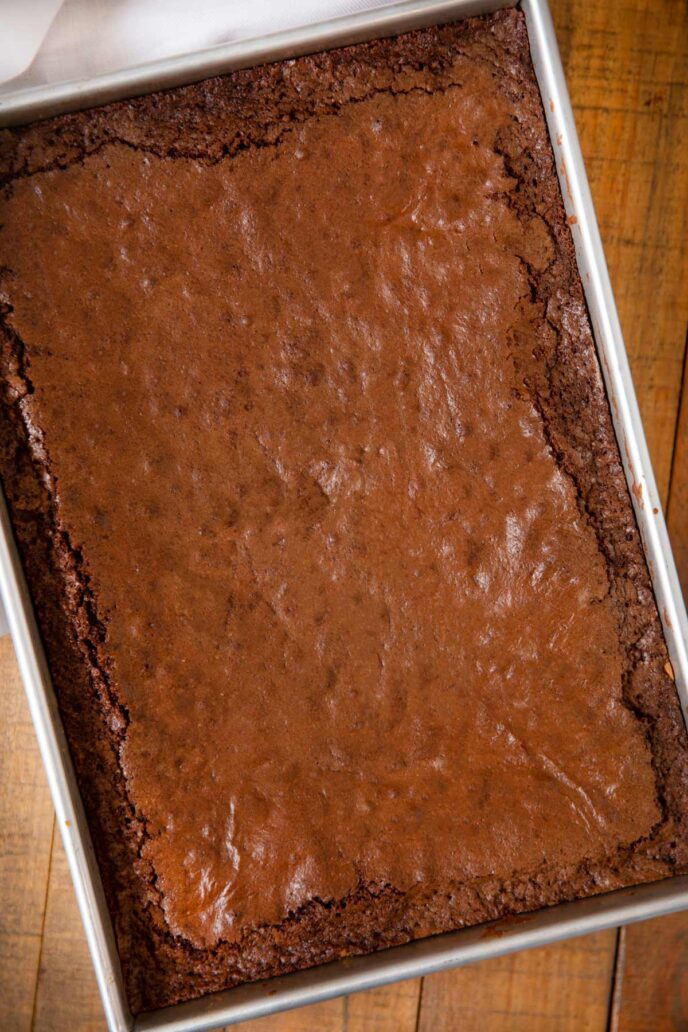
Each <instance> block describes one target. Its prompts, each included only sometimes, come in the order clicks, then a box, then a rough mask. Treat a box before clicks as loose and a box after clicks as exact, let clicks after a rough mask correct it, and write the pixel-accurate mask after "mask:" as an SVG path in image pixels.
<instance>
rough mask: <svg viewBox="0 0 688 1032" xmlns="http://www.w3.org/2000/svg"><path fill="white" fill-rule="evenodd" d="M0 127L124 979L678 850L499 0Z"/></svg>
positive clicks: (23, 476)
mask: <svg viewBox="0 0 688 1032" xmlns="http://www.w3.org/2000/svg"><path fill="white" fill-rule="evenodd" d="M0 170H1V174H2V180H1V181H2V193H1V195H0V223H1V224H2V228H1V230H0V266H2V269H1V277H0V312H1V316H2V319H1V327H2V328H1V334H0V337H1V340H2V345H3V350H2V387H3V393H2V406H1V418H2V443H1V456H0V474H1V476H2V482H3V485H4V490H5V494H6V497H7V501H8V505H9V509H10V513H11V518H12V523H13V527H14V530H15V534H16V539H17V543H18V546H19V549H20V553H21V556H22V558H23V562H24V566H25V570H26V574H27V579H28V583H29V585H30V590H31V592H32V597H33V600H34V603H35V606H36V610H37V614H38V619H39V622H40V628H41V631H42V635H43V640H44V642H45V647H46V651H47V655H48V659H49V664H50V669H51V672H52V678H53V681H54V684H55V689H56V693H57V696H58V700H59V705H60V710H61V714H62V718H63V721H64V725H65V728H66V732H67V736H68V740H69V744H70V748H71V752H72V756H73V759H74V764H75V767H76V771H77V776H78V780H79V785H80V788H81V792H82V794H83V798H84V803H85V807H86V812H87V816H88V820H89V825H90V828H91V832H92V836H93V841H94V844H95V848H96V852H97V856H98V860H99V864H100V868H101V871H102V875H103V881H104V885H105V890H106V894H107V899H108V903H109V907H110V910H111V913H112V917H113V921H114V927H115V931H116V937H117V943H118V947H119V951H120V956H121V960H122V967H123V971H124V976H125V980H126V985H127V991H128V994H129V999H130V1003H131V1006H132V1009H133V1010H134V1011H135V1012H139V1011H142V1010H147V1009H150V1008H154V1007H159V1006H163V1005H167V1004H170V1003H173V1002H175V1001H179V1000H185V999H189V998H192V997H195V996H198V995H200V994H203V993H206V992H211V991H215V990H219V989H222V988H225V987H228V986H233V985H236V984H238V983H242V982H246V981H250V980H255V979H264V978H267V977H270V976H273V975H276V974H279V973H284V972H288V971H292V970H295V969H299V968H304V967H307V966H309V965H313V964H317V963H321V962H324V961H329V960H332V959H334V958H337V957H341V956H345V955H350V954H356V953H364V952H368V951H372V950H377V949H380V948H383V947H387V946H391V945H393V944H396V943H402V942H406V941H408V940H410V939H414V938H417V937H420V936H427V935H431V934H435V933H438V932H442V931H445V930H448V929H455V928H459V927H462V926H465V925H474V924H477V923H479V922H483V921H487V920H489V919H492V918H497V917H500V916H504V915H510V914H518V913H522V912H525V911H532V910H534V909H536V908H539V907H543V906H547V905H550V904H554V903H557V902H559V901H562V900H570V899H574V898H577V897H583V896H590V895H592V894H594V893H599V892H603V891H607V890H610V889H614V888H617V887H619V886H624V885H629V884H636V883H641V882H646V881H650V880H653V879H660V878H664V877H666V876H669V875H672V874H674V873H676V872H679V871H686V870H688V849H687V842H688V835H687V828H686V813H687V807H686V785H687V783H688V782H687V779H686V774H687V769H686V755H687V753H686V733H685V728H684V725H683V721H682V717H681V712H680V707H679V704H678V698H677V695H676V691H675V686H674V684H673V681H672V677H671V666H670V664H669V663H668V659H667V653H666V647H665V643H664V640H663V637H662V631H661V626H660V622H659V620H658V615H657V609H656V604H655V599H654V597H653V593H652V588H651V584H650V580H649V577H648V571H647V567H646V563H645V559H644V555H643V551H642V547H641V542H640V540H639V535H638V530H637V527H636V523H635V520H634V515H633V511H632V508H631V505H630V502H629V496H628V490H627V486H626V482H625V480H624V476H623V472H622V467H621V463H620V458H619V451H618V447H617V443H616V440H615V436H614V432H613V429H612V424H611V419H610V413H609V407H608V403H607V398H606V395H605V392H604V388H603V384H602V380H601V376H600V370H599V366H598V361H597V358H596V354H595V350H594V345H593V341H592V337H591V332H590V324H589V319H588V315H587V312H586V308H585V302H584V298H583V292H582V288H581V283H580V279H579V275H578V272H577V269H576V264H575V259H574V253H573V246H572V240H571V235H570V229H569V226H568V225H567V221H566V217H565V213H564V209H563V205H562V200H561V196H560V193H559V188H558V185H557V180H556V174H555V167H554V159H553V154H552V149H551V146H550V142H549V139H548V135H547V130H546V126H545V121H544V116H543V111H542V106H541V101H540V97H539V93H538V90H537V86H536V82H535V78H534V74H533V68H532V65H531V61H530V56H529V48H528V39H527V33H526V27H525V22H524V18H523V15H522V13H520V12H519V11H517V10H509V11H503V12H501V13H498V14H495V15H493V16H490V17H486V18H477V19H471V20H467V21H464V22H461V23H459V24H455V25H450V26H445V27H441V28H438V27H434V28H429V29H424V30H421V31H417V32H412V33H409V34H407V35H403V36H400V37H398V38H396V39H387V40H382V41H378V42H370V43H366V44H361V45H358V46H353V47H349V48H344V49H340V50H335V51H331V52H328V53H324V54H316V55H314V56H311V57H306V58H302V59H299V60H294V61H286V62H282V63H280V64H275V65H271V66H268V67H263V68H258V69H254V70H250V71H241V72H237V73H233V74H231V75H227V76H223V77H220V78H215V79H211V80H208V81H206V82H202V83H199V84H197V85H193V86H190V87H185V88H181V89H175V90H170V91H168V92H165V93H160V94H154V95H152V96H148V97H143V98H139V99H135V100H131V101H128V102H126V103H117V104H111V105H108V106H107V107H103V108H100V109H97V110H93V111H87V112H83V113H79V114H72V115H67V116H64V117H60V118H56V119H53V120H50V121H46V122H44V123H41V124H36V125H32V126H28V127H25V128H21V129H12V130H6V131H4V132H2V134H0Z"/></svg>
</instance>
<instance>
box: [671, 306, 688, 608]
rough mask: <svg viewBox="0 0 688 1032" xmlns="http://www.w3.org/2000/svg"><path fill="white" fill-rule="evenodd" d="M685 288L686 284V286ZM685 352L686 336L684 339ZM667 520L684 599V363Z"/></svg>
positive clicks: (687, 391)
mask: <svg viewBox="0 0 688 1032" xmlns="http://www.w3.org/2000/svg"><path fill="white" fill-rule="evenodd" d="M686 290H687V291H688V286H687V287H686ZM686 354H688V339H686ZM675 441H676V443H675V448H674V461H673V465H672V469H671V491H670V495H669V505H668V508H667V523H668V526H669V534H670V536H671V544H672V548H673V552H674V559H675V560H676V567H677V569H678V575H679V579H680V581H681V587H682V588H683V597H684V598H685V599H687V600H688V363H686V361H685V360H684V365H683V390H682V392H681V409H680V412H679V417H678V423H677V427H676V438H675Z"/></svg>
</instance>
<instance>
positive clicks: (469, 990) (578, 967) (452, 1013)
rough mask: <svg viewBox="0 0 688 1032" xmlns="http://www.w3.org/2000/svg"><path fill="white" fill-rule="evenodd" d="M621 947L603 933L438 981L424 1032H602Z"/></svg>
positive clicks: (427, 1004)
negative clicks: (444, 1031) (455, 1031)
mask: <svg viewBox="0 0 688 1032" xmlns="http://www.w3.org/2000/svg"><path fill="white" fill-rule="evenodd" d="M615 944H616V934H615V932H613V931H610V932H599V933H598V934H596V935H588V936H585V937H584V938H582V939H571V940H569V941H568V942H565V943H561V944H559V945H557V946H555V947H552V946H549V947H545V948H543V949H536V950H528V951H527V952H525V953H515V954H512V955H511V956H508V957H499V958H497V959H496V960H490V961H486V962H485V963H483V964H476V965H473V966H472V967H466V968H459V969H457V970H455V971H448V972H446V973H442V974H439V975H432V976H431V977H430V978H426V979H425V981H424V985H423V998H422V1007H421V1012H420V1022H419V1029H418V1032H437V1029H447V1030H449V1029H460V1030H461V1032H504V1030H505V1029H508V1030H509V1032H551V1030H554V1029H556V1030H557V1032H585V1030H590V1032H602V1030H603V1029H604V1028H605V1025H606V1022H607V1013H608V1010H609V996H610V987H611V974H612V970H613V965H614V953H615Z"/></svg>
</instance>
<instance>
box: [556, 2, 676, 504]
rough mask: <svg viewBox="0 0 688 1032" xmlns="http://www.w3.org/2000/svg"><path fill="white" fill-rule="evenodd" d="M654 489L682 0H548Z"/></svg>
mask: <svg viewBox="0 0 688 1032" xmlns="http://www.w3.org/2000/svg"><path fill="white" fill-rule="evenodd" d="M551 6H552V14H553V17H554V21H555V26H556V30H557V37H558V39H559V44H560V47H561V50H562V56H563V58H564V63H565V66H566V74H567V79H568V83H569V90H570V93H571V99H572V102H573V107H574V111H575V116H576V124H577V126H578V132H579V135H580V140H581V146H582V149H583V154H584V157H585V163H586V167H587V171H588V176H589V179H590V187H591V190H592V195H593V201H594V203H595V208H596V211H597V217H598V220H599V223H600V229H601V232H602V237H603V241H604V247H605V252H606V255H607V262H608V264H609V268H610V273H611V278H612V284H613V287H614V292H615V296H616V302H617V305H618V308H619V314H620V317H621V323H622V326H623V330H624V335H625V338H626V347H627V349H628V353H629V357H630V361H631V365H632V369H633V378H634V380H635V384H636V390H637V393H638V399H639V403H640V408H641V413H642V416H643V419H644V422H645V430H646V433H647V438H648V444H649V447H650V452H651V455H652V460H653V463H654V467H655V473H656V475H657V481H658V484H659V489H660V493H661V495H662V497H663V498H666V490H667V487H668V482H669V470H670V466H671V455H672V450H673V441H674V426H675V422H676V412H677V408H678V398H679V389H680V384H681V370H682V362H683V350H684V343H685V332H686V323H687V321H688V290H687V289H686V282H688V205H686V191H687V185H688V75H687V67H686V51H687V50H688V5H686V3H685V0H614V2H607V3H603V2H595V3H591V2H590V0H551Z"/></svg>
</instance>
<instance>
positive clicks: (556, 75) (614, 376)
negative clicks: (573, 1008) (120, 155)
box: [0, 0, 688, 1032]
mask: <svg viewBox="0 0 688 1032" xmlns="http://www.w3.org/2000/svg"><path fill="white" fill-rule="evenodd" d="M506 6H512V4H510V3H509V2H504V0H439V2H433V0H430V2H423V0H408V2H402V3H398V4H394V5H392V6H389V7H385V8H384V9H382V10H378V11H375V10H373V11H365V12H362V13H358V14H356V15H352V16H349V17H345V18H338V19H336V20H332V21H329V22H323V23H320V24H316V25H310V26H307V27H305V28H302V29H299V30H290V31H288V32H284V33H280V34H276V35H273V36H265V37H263V38H261V39H256V40H249V41H242V42H239V43H232V44H226V45H222V46H220V47H215V48H211V49H210V50H205V51H203V52H199V53H196V54H190V55H186V56H184V57H180V58H175V59H170V60H166V61H161V62H157V63H156V64H152V65H149V66H145V67H139V68H137V69H133V70H132V71H130V72H120V73H117V74H114V75H110V76H102V77H99V78H95V79H93V80H92V81H86V82H79V83H72V84H66V85H60V86H55V87H41V88H40V89H37V90H33V91H31V93H30V95H29V94H27V93H24V94H15V95H14V96H13V95H6V96H5V97H4V98H3V99H2V100H1V101H0V123H2V124H5V125H7V124H12V123H20V122H27V121H32V120H34V119H36V118H39V117H45V116H48V115H51V114H55V113H57V112H59V111H65V110H69V109H75V108H80V107H81V108H83V107H90V106H93V105H95V104H99V103H103V102H105V101H108V100H112V99H115V98H117V97H123V96H130V95H133V94H136V93H145V92H149V91H151V90H153V89H158V88H161V87H163V86H165V87H166V86H172V85H176V84H180V83H184V82H191V81H194V80H198V79H202V78H205V77H207V76H209V75H215V74H218V73H219V72H223V71H228V70H230V69H234V68H238V67H246V66H250V65H253V64H259V63H262V62H266V61H272V60H279V59H281V58H284V57H287V56H294V55H296V54H303V53H307V52H313V51H317V50H323V49H327V48H329V47H333V46H337V45H341V44H345V43H351V42H357V41H361V40H364V39H370V38H373V37H379V36H385V35H394V34H396V33H398V32H404V31H406V30H408V29H410V28H414V27H418V26H422V25H430V24H433V23H438V22H447V21H454V20H458V19H460V18H464V17H468V16H470V15H475V14H486V13H489V12H492V11H495V10H497V9H498V8H501V7H506ZM521 7H522V9H523V11H524V12H525V15H526V19H527V23H528V32H529V36H530V48H531V54H532V58H533V64H534V66H535V73H536V75H537V79H538V83H539V86H540V92H541V94H542V99H543V107H544V111H545V115H546V118H547V124H548V128H549V133H550V137H551V140H552V145H553V148H554V152H555V157H556V162H557V171H558V175H559V181H560V184H561V189H562V195H563V198H564V204H565V207H566V212H567V215H568V216H569V217H570V218H569V221H570V223H571V225H572V232H573V239H574V243H575V247H576V256H577V261H578V267H579V269H580V274H581V279H582V281H583V286H584V288H585V295H586V298H587V303H588V308H589V311H590V317H591V321H592V327H593V332H594V336H595V343H596V346H597V349H598V353H599V357H600V362H601V366H602V370H603V374H604V379H605V384H606V388H607V392H608V396H609V398H610V400H611V403H612V414H613V419H614V426H615V430H616V435H617V438H618V442H619V446H620V452H621V456H622V460H623V463H624V470H625V473H626V478H627V481H628V485H629V489H630V491H631V498H632V501H633V506H634V509H635V514H636V517H637V520H638V526H639V528H640V533H641V536H642V540H643V544H644V547H645V554H646V557H647V561H648V565H649V569H650V573H651V576H652V582H653V585H654V590H655V595H656V598H657V603H658V608H659V611H660V614H661V619H662V624H663V627H664V634H665V636H666V641H667V645H668V648H669V654H670V657H671V662H672V666H673V671H674V674H675V679H676V685H677V688H678V691H679V695H680V698H681V704H682V707H683V711H684V715H685V714H686V712H687V711H688V694H687V692H688V653H687V640H688V621H687V619H686V611H685V607H684V604H683V600H682V597H681V592H680V588H679V584H678V578H677V576H676V569H675V566H674V562H673V558H672V555H671V549H670V546H669V539H668V536H667V531H666V526H665V523H664V518H663V516H662V507H661V502H660V499H659V495H658V493H657V488H656V484H655V479H654V475H653V473H652V467H651V464H650V459H649V455H648V451H647V446H646V443H645V437H644V434H643V429H642V424H641V422H640V415H639V412H638V406H637V402H636V398H635V394H634V390H633V384H632V381H631V375H630V370H629V366H628V361H627V358H626V352H625V349H624V344H623V338H622V334H621V327H620V324H619V319H618V315H617V312H616V307H615V304H614V298H613V295H612V291H611V285H610V282H609V276H608V273H607V267H606V263H605V260H604V254H603V251H602V243H601V240H600V235H599V230H598V227H597V222H596V220H595V215H594V211H593V207H592V200H591V197H590V190H589V187H588V182H587V179H586V175H585V170H584V167H583V160H582V156H581V151H580V146H579V143H578V138H577V135H576V130H575V126H574V121H573V113H572V110H571V105H570V102H569V97H568V92H567V89H566V83H565V81H564V74H563V69H562V66H561V60H560V57H559V52H558V49H557V44H556V39H555V35H554V27H553V25H552V20H551V16H550V12H549V9H548V7H547V3H546V0H522V3H521ZM0 590H1V592H2V598H3V600H4V603H5V607H6V610H7V617H8V622H9V626H10V630H11V633H12V637H13V639H14V645H15V649H16V652H17V657H18V661H19V666H20V669H21V673H22V677H23V680H24V685H25V687H26V692H27V695H28V699H29V705H30V707H31V714H32V717H33V721H34V724H35V726H36V733H37V736H38V741H39V745H40V748H41V753H42V756H43V761H44V763H45V767H46V771H47V775H48V780H49V783H50V789H51V791H52V796H53V801H54V804H55V810H56V813H57V819H58V823H59V825H60V829H61V832H62V837H63V840H64V845H65V850H66V853H67V858H68V861H69V866H70V869H71V873H72V878H73V880H74V886H75V890H76V895H77V900H78V903H79V908H80V911H81V916H82V919H83V922H84V927H85V929H86V936H87V939H88V944H89V948H90V950H91V955H92V958H93V964H94V967H95V971H96V976H97V979H98V985H99V988H100V992H101V995H102V998H103V1005H104V1008H105V1013H106V1016H107V1021H108V1026H109V1028H110V1030H111V1032H125V1030H126V1032H132V1030H135V1032H139V1030H140V1032H144V1030H147V1032H155V1030H166V1032H200V1030H203V1029H212V1028H216V1027H218V1026H221V1025H230V1024H233V1023H234V1022H237V1021H245V1020H247V1019H249V1018H255V1017H259V1016H261V1015H266V1014H271V1013H274V1012H276V1011H279V1010H284V1009H286V1008H290V1007H300V1006H303V1005H304V1004H308V1003H315V1002H316V1001H318V1000H324V999H327V998H329V997H333V996H337V995H340V994H343V993H351V992H357V991H359V990H362V989H372V988H374V987H375V986H380V985H383V984H385V983H388V982H392V981H395V980H397V979H402V978H415V977H417V976H419V975H425V974H429V973H430V972H433V971H439V970H442V969H445V968H449V967H453V966H456V965H460V964H467V963H469V962H471V961H475V960H484V959H486V958H488V957H494V956H497V955H500V954H505V953H511V952H513V951H515V950H520V949H525V948H527V947H530V946H542V945H544V944H545V943H550V942H554V941H556V940H560V939H565V938H567V937H570V936H574V935H582V934H584V933H587V932H592V931H598V930H600V929H603V928H608V927H612V926H614V925H619V924H624V923H628V922H631V921H639V920H643V919H645V918H649V917H656V916H658V915H660V914H667V913H670V912H672V911H675V910H681V909H686V908H688V876H687V877H678V878H671V879H665V880H663V881H660V882H655V883H654V884H651V885H644V886H640V887H637V888H627V889H622V890H619V891H617V892H613V893H607V894H605V895H602V896H597V897H594V898H592V899H587V900H579V901H576V902H573V903H567V904H562V905H560V906H556V907H551V908H548V909H545V910H540V911H537V912H535V913H533V914H529V915H524V916H522V917H519V918H517V919H511V920H509V919H505V920H503V921H501V922H496V923H495V924H493V925H483V926H480V927H476V928H469V929H465V930H462V931H458V932H451V933H447V934H444V935H438V936H434V937H432V938H428V939H423V940H419V941H417V942H414V943H409V944H407V945H405V946H400V947H396V948H393V949H389V950H385V951H382V952H380V953H376V954H371V955H369V956H366V957H359V958H355V959H345V960H341V961H337V962H335V963H333V964H328V965H322V966H320V967H317V968H312V969H310V970H308V971H303V972H298V973H296V974H291V975H286V976H284V977H280V978H275V979H271V980H270V981H269V982H268V983H266V982H260V983H254V984H251V985H245V986H240V987H238V988H236V989H229V990H226V991H224V992H221V993H216V994H213V995H211V996H206V997H203V998H201V999H199V1000H194V1001H192V1002H189V1003H184V1004H179V1005H177V1006H175V1007H169V1008H166V1009H165V1010H160V1011H156V1012H153V1013H149V1014H145V1015H142V1016H140V1017H139V1018H137V1019H134V1018H132V1016H131V1014H130V1013H129V1010H128V1007H127V1003H126V997H125V995H124V989H123V983H122V976H121V971H120V966H119V960H118V956H117V951H116V948H115V942H114V935H113V932H112V926H111V921H110V917H109V914H108V910H107V907H106V904H105V898H104V894H103V889H102V885H101V881H100V875H99V873H98V869H97V865H96V862H95V857H94V853H93V848H92V845H91V840H90V835H89V830H88V826H87V824H86V820H85V816H84V812H83V808H82V804H81V800H80V798H79V793H78V790H77V786H76V781H75V777H74V772H73V769H72V764H71V760H70V757H69V752H68V749H67V744H66V740H65V737H64V732H63V729H62V724H61V722H60V719H59V714H58V710H57V704H56V701H55V697H54V695H53V692H52V689H51V686H50V677H49V672H48V669H47V665H46V662H45V657H44V655H43V650H42V647H41V641H40V636H39V634H38V630H37V626H36V622H35V619H34V616H33V613H32V609H31V603H30V599H29V595H28V592H27V589H26V585H25V583H24V579H23V574H22V570H21V565H20V561H19V557H18V555H17V551H16V546H15V544H14V540H13V536H12V530H11V526H10V522H9V519H8V515H7V511H6V508H5V506H4V503H2V502H0Z"/></svg>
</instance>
